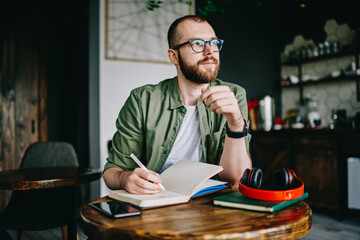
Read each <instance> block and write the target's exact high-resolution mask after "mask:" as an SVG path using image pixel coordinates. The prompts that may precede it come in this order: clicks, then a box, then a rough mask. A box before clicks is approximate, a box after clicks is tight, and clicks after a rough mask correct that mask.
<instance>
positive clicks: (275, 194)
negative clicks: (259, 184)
mask: <svg viewBox="0 0 360 240" xmlns="http://www.w3.org/2000/svg"><path fill="white" fill-rule="evenodd" d="M290 171H291V172H292V173H293V174H294V177H295V179H292V180H294V181H298V183H300V184H296V185H300V186H296V187H295V188H292V189H287V190H263V189H256V188H251V187H248V186H245V185H244V184H243V183H242V182H241V179H242V178H243V177H244V174H245V172H244V173H243V176H242V177H241V179H240V180H239V191H240V192H241V193H242V194H244V195H245V196H247V197H251V198H255V199H260V200H267V201H287V200H291V199H296V198H299V197H301V196H302V195H303V194H304V182H303V181H301V180H300V179H299V178H298V177H297V176H296V174H295V172H294V171H293V170H292V169H290Z"/></svg>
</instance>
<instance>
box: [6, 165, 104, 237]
mask: <svg viewBox="0 0 360 240" xmlns="http://www.w3.org/2000/svg"><path fill="white" fill-rule="evenodd" d="M100 177H101V171H100V170H99V169H83V168H80V167H46V168H29V169H16V170H8V171H2V172H0V189H1V190H34V189H49V188H60V187H67V189H68V194H67V196H68V198H69V200H70V201H69V202H70V203H71V205H70V206H69V208H68V219H69V220H68V224H67V225H68V239H76V238H77V230H76V193H75V186H76V185H79V184H83V183H89V182H92V181H95V180H98V179H99V178H100Z"/></svg>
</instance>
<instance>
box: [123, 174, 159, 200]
mask: <svg viewBox="0 0 360 240" xmlns="http://www.w3.org/2000/svg"><path fill="white" fill-rule="evenodd" d="M129 173H130V174H129V175H128V176H127V180H126V182H125V190H126V191H128V192H129V193H132V194H156V193H160V192H161V188H160V186H159V183H161V178H160V175H159V174H158V173H156V172H153V171H149V172H147V171H145V170H144V169H141V168H135V169H134V171H131V172H129Z"/></svg>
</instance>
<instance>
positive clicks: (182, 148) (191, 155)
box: [160, 106, 204, 172]
mask: <svg viewBox="0 0 360 240" xmlns="http://www.w3.org/2000/svg"><path fill="white" fill-rule="evenodd" d="M185 108H186V114H185V117H184V120H183V122H182V124H181V127H180V131H179V133H178V135H177V137H176V140H175V143H174V146H173V148H172V149H171V152H170V154H169V156H168V158H167V159H166V162H165V164H164V166H163V167H162V169H161V170H160V172H163V171H164V170H165V169H167V168H168V167H170V166H171V165H173V164H174V163H176V162H177V161H178V160H180V159H187V160H192V161H196V162H204V156H203V151H202V146H201V134H200V126H199V114H198V111H197V108H196V106H185Z"/></svg>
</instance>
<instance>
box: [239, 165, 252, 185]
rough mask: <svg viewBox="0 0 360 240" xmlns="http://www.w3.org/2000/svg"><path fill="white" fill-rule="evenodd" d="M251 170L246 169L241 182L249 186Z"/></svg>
mask: <svg viewBox="0 0 360 240" xmlns="http://www.w3.org/2000/svg"><path fill="white" fill-rule="evenodd" d="M249 173H250V169H248V168H247V169H246V170H245V171H244V173H243V176H242V177H241V179H240V182H241V183H242V184H244V185H245V186H247V182H248V178H249Z"/></svg>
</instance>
